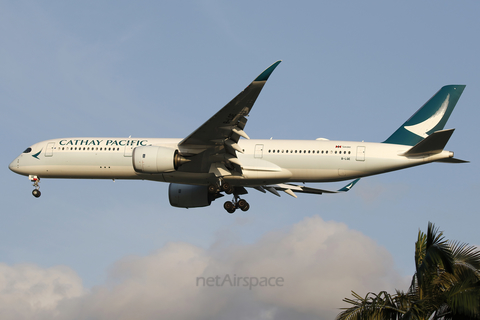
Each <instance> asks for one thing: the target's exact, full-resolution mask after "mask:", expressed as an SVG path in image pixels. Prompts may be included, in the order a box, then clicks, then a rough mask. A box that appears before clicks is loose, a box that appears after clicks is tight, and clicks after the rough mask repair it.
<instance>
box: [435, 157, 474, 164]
mask: <svg viewBox="0 0 480 320" xmlns="http://www.w3.org/2000/svg"><path fill="white" fill-rule="evenodd" d="M435 162H444V163H470V161H466V160H461V159H457V158H447V159H441V160H437V161H435Z"/></svg>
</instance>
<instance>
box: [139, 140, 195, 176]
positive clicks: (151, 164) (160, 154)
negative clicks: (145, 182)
mask: <svg viewBox="0 0 480 320" xmlns="http://www.w3.org/2000/svg"><path fill="white" fill-rule="evenodd" d="M132 161H133V168H134V169H135V171H136V172H139V173H161V172H171V171H176V170H177V169H178V167H179V166H181V165H182V164H183V163H185V162H188V161H189V160H187V159H185V158H184V157H182V156H181V155H180V154H179V153H178V150H176V149H172V148H168V147H157V146H142V147H137V148H135V149H133V154H132Z"/></svg>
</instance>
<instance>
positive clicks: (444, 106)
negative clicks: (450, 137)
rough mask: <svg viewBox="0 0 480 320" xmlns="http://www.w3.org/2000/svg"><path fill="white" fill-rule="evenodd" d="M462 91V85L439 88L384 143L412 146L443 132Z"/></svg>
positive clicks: (463, 87)
mask: <svg viewBox="0 0 480 320" xmlns="http://www.w3.org/2000/svg"><path fill="white" fill-rule="evenodd" d="M464 89H465V86H464V85H449V86H445V87H443V88H441V89H440V91H438V92H437V93H436V94H435V95H434V96H433V97H432V98H430V100H428V101H427V103H425V104H424V105H423V106H422V107H421V108H420V109H419V110H418V111H417V112H415V114H414V115H413V116H411V117H410V119H408V120H407V121H406V122H405V123H404V124H403V125H402V126H401V127H400V128H398V129H397V131H395V132H394V133H393V134H392V135H391V136H390V137H389V138H388V139H387V140H385V141H384V143H392V144H403V145H410V146H414V145H416V144H417V143H419V142H420V141H422V140H423V139H425V138H426V137H428V136H429V135H430V134H432V133H433V132H435V131H439V130H443V128H444V127H445V124H446V123H447V120H448V118H449V117H450V114H451V113H452V111H453V108H455V105H456V104H457V101H458V99H460V96H461V95H462V92H463V90H464Z"/></svg>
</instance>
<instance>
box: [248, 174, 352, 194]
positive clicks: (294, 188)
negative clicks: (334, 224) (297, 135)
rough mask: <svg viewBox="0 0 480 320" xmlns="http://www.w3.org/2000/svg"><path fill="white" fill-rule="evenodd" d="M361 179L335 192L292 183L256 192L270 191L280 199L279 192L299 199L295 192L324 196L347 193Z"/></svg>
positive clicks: (261, 188) (260, 189) (262, 188)
mask: <svg viewBox="0 0 480 320" xmlns="http://www.w3.org/2000/svg"><path fill="white" fill-rule="evenodd" d="M359 180H360V179H356V180H353V181H352V182H350V183H349V184H347V185H346V186H345V187H343V188H341V189H339V190H337V191H333V190H324V189H316V188H310V187H305V186H298V185H295V184H290V183H283V184H274V185H268V186H261V187H260V186H259V187H255V189H256V190H258V191H261V192H264V193H265V192H266V191H269V192H271V193H273V194H274V195H276V196H279V197H280V194H279V193H278V192H277V190H278V191H283V192H285V193H286V194H288V195H291V196H292V197H295V198H296V197H297V195H296V194H295V192H299V193H311V194H322V193H341V192H347V191H349V190H350V189H352V187H353V186H354V185H355V184H356V183H357V182H358V181H359Z"/></svg>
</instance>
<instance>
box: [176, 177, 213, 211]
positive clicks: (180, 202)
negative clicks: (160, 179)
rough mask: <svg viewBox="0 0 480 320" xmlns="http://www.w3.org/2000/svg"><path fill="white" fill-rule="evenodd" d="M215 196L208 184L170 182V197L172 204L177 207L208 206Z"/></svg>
mask: <svg viewBox="0 0 480 320" xmlns="http://www.w3.org/2000/svg"><path fill="white" fill-rule="evenodd" d="M214 198H215V196H214V195H212V194H211V193H209V192H208V187H207V186H194V185H189V184H180V183H170V186H169V187H168V199H169V200H170V205H171V206H172V207H177V208H198V207H207V206H209V205H210V203H212V200H214Z"/></svg>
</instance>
